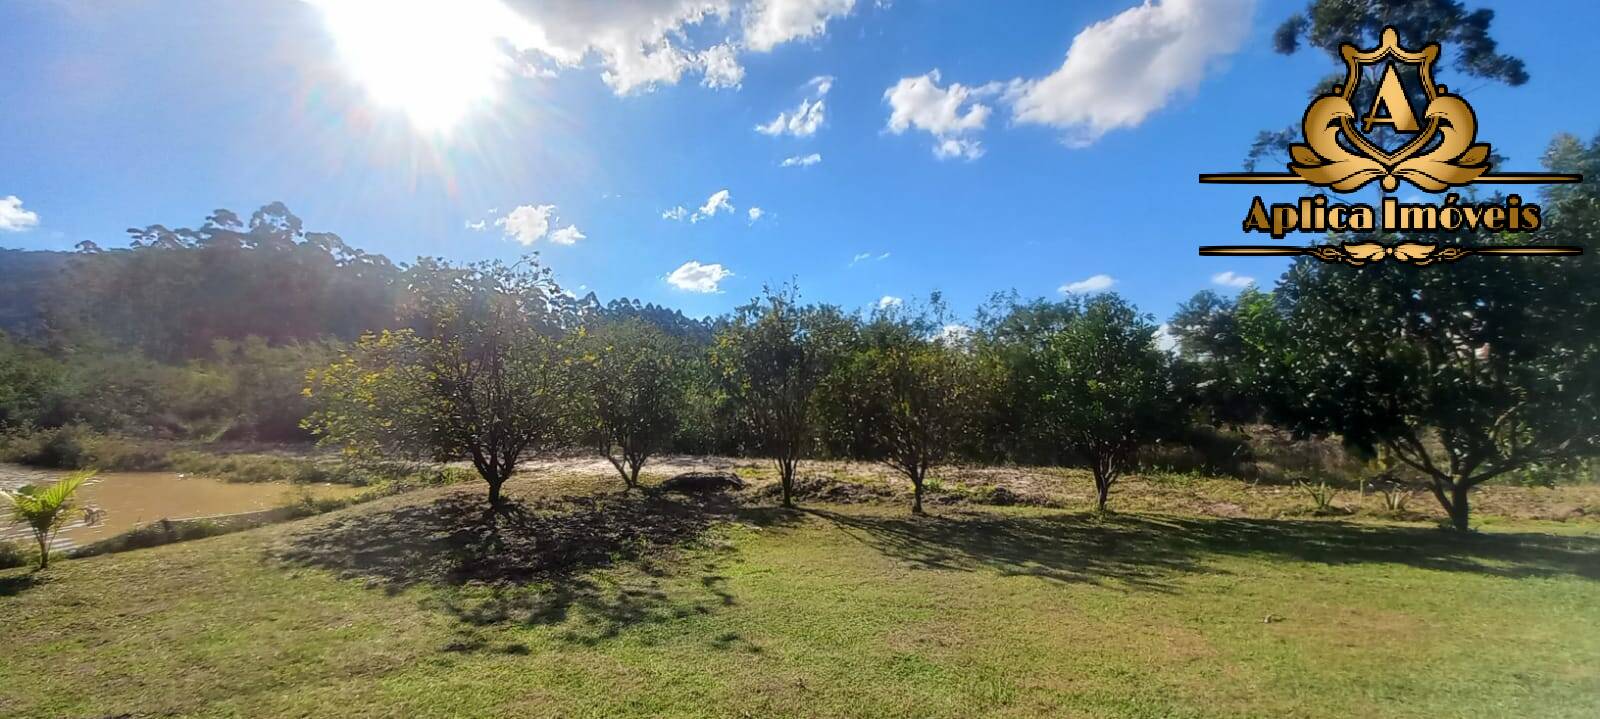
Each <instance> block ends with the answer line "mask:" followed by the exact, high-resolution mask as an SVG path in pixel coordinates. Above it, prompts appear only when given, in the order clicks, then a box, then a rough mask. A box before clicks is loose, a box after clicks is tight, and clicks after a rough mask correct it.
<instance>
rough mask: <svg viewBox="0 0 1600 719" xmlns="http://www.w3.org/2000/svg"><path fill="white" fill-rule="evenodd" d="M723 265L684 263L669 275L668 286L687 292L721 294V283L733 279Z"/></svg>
mask: <svg viewBox="0 0 1600 719" xmlns="http://www.w3.org/2000/svg"><path fill="white" fill-rule="evenodd" d="M732 276H733V273H732V272H729V271H728V270H727V269H726V268H724V267H723V266H722V265H720V264H717V263H712V264H709V265H702V264H700V263H699V262H697V261H695V260H690V261H688V262H685V263H683V264H682V265H680V266H679V267H678V269H676V270H673V271H672V273H671V274H669V275H667V284H670V285H672V286H673V287H676V288H678V289H680V290H684V291H686V292H700V293H707V294H708V293H712V292H720V291H721V290H720V289H718V285H719V283H721V282H722V281H723V280H725V279H727V278H729V277H732Z"/></svg>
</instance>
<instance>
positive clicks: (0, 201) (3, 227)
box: [0, 195, 39, 232]
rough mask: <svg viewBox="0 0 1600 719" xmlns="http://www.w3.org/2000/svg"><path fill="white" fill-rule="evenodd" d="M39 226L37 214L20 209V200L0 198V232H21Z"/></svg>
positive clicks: (7, 197)
mask: <svg viewBox="0 0 1600 719" xmlns="http://www.w3.org/2000/svg"><path fill="white" fill-rule="evenodd" d="M38 226H39V213H37V212H30V211H28V210H24V209H22V198H20V197H17V196H16V195H6V196H5V197H0V232H22V231H23V230H29V229H32V228H34V227H38Z"/></svg>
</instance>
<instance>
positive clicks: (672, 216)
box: [661, 205, 689, 222]
mask: <svg viewBox="0 0 1600 719" xmlns="http://www.w3.org/2000/svg"><path fill="white" fill-rule="evenodd" d="M688 216H689V211H688V210H685V209H683V205H678V206H677V207H674V208H672V209H670V210H666V211H664V212H662V213H661V219H663V220H672V221H674V222H682V221H683V219H684V218H686V217H688Z"/></svg>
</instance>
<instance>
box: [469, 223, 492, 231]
mask: <svg viewBox="0 0 1600 719" xmlns="http://www.w3.org/2000/svg"><path fill="white" fill-rule="evenodd" d="M488 227H489V223H488V222H486V221H484V220H477V221H475V222H468V223H467V229H469V230H472V231H473V232H482V231H484V230H485V229H487V228H488Z"/></svg>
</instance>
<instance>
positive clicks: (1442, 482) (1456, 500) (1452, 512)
mask: <svg viewBox="0 0 1600 719" xmlns="http://www.w3.org/2000/svg"><path fill="white" fill-rule="evenodd" d="M1430 489H1432V490H1433V498H1434V499H1437V500H1439V506H1440V507H1443V508H1444V512H1445V514H1447V515H1449V516H1450V528H1451V529H1454V530H1455V531H1457V532H1465V531H1467V529H1468V524H1467V522H1468V519H1469V518H1470V513H1471V509H1470V505H1469V503H1468V501H1467V493H1468V492H1469V491H1471V489H1472V487H1471V485H1469V484H1467V482H1466V478H1465V477H1458V478H1450V479H1443V478H1441V477H1434V478H1433V485H1432V486H1431V487H1430ZM1447 489H1448V490H1449V494H1446V493H1445V490H1447Z"/></svg>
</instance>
